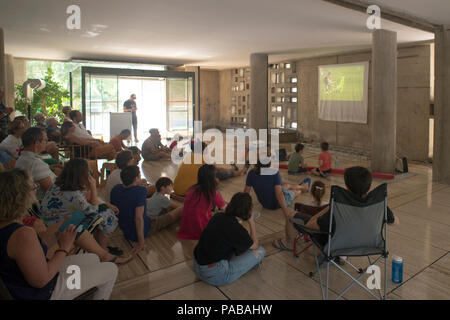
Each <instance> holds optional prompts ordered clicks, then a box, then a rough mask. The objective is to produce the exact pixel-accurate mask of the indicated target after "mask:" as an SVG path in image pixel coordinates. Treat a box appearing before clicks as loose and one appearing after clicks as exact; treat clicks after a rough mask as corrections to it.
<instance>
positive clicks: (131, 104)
mask: <svg viewBox="0 0 450 320" xmlns="http://www.w3.org/2000/svg"><path fill="white" fill-rule="evenodd" d="M123 107H124V108H125V109H129V110H131V109H133V108H136V102H134V101H133V100H130V99H128V100H127V101H125V102H124V103H123ZM135 112H136V111H133V113H135Z"/></svg>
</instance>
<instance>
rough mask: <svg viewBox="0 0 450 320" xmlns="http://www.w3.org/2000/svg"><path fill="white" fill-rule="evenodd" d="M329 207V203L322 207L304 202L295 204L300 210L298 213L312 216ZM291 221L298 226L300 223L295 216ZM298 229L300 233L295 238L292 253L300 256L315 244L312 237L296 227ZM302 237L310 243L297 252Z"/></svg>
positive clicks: (296, 208) (296, 209)
mask: <svg viewBox="0 0 450 320" xmlns="http://www.w3.org/2000/svg"><path fill="white" fill-rule="evenodd" d="M327 207H328V205H324V206H320V207H314V206H309V205H306V204H303V203H296V204H295V211H296V212H298V213H303V214H307V215H309V216H311V217H312V216H314V215H316V214H318V213H319V212H321V211H323V210H324V209H325V208H327ZM291 221H292V223H293V224H294V227H295V228H296V226H297V225H298V223H296V222H297V221H296V219H295V217H294V218H292V220H291ZM302 225H303V223H302ZM296 229H297V231H298V235H297V237H295V239H294V249H293V252H292V253H293V255H294V257H296V258H298V257H300V255H301V254H302V253H304V252H305V251H307V250H308V249H309V248H310V247H311V246H312V245H313V243H312V242H311V238H310V237H309V236H308V235H307V234H304V233H302V232H301V231H300V230H298V228H296ZM300 238H303V240H304V241H305V242H308V243H309V244H308V245H306V246H305V247H304V248H303V249H301V250H300V251H298V252H297V244H298V241H299V240H300Z"/></svg>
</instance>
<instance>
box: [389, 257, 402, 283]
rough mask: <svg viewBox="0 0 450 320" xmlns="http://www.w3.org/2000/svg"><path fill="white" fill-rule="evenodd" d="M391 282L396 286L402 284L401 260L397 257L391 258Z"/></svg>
mask: <svg viewBox="0 0 450 320" xmlns="http://www.w3.org/2000/svg"><path fill="white" fill-rule="evenodd" d="M392 282H393V283H396V284H400V283H402V282H403V259H402V258H401V257H398V256H393V257H392Z"/></svg>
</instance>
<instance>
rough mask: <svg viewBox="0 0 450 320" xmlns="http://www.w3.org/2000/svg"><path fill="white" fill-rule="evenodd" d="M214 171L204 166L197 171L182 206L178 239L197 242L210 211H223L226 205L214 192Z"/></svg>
mask: <svg viewBox="0 0 450 320" xmlns="http://www.w3.org/2000/svg"><path fill="white" fill-rule="evenodd" d="M215 177H216V169H215V167H214V166H213V165H208V164H205V165H204V166H202V167H200V169H199V170H198V178H197V180H198V182H197V184H195V185H194V186H192V187H191V188H190V189H189V190H188V192H187V194H186V199H185V200H184V204H183V213H182V215H181V226H180V230H179V231H178V233H177V237H178V238H179V239H185V240H198V239H200V235H201V234H202V231H203V229H204V228H205V227H206V225H207V224H208V222H209V220H210V219H211V217H212V212H211V211H212V209H213V208H214V207H217V208H219V209H223V208H224V207H225V205H226V203H225V201H224V200H223V199H222V196H221V195H220V193H219V192H218V191H217V190H216V185H217V183H216V178H215Z"/></svg>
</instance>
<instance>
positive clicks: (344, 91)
mask: <svg viewBox="0 0 450 320" xmlns="http://www.w3.org/2000/svg"><path fill="white" fill-rule="evenodd" d="M367 85H368V63H367V62H361V63H356V64H341V65H331V66H320V67H319V118H320V119H322V120H329V121H342V122H357V123H367Z"/></svg>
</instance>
